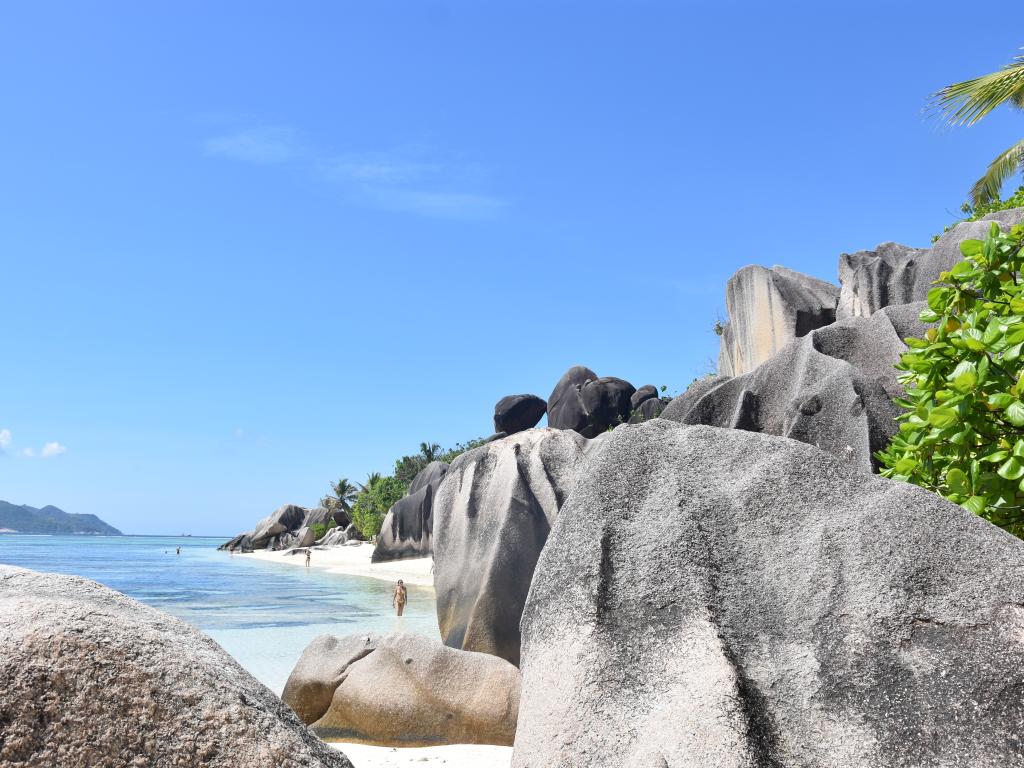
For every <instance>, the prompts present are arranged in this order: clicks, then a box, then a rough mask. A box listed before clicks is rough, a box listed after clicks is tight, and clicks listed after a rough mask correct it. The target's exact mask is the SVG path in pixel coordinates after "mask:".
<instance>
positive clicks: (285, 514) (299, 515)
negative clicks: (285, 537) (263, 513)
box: [252, 504, 309, 548]
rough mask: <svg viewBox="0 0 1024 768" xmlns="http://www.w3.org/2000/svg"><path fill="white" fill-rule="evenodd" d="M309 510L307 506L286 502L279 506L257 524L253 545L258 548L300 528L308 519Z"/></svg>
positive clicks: (253, 533) (253, 535) (253, 534)
mask: <svg viewBox="0 0 1024 768" xmlns="http://www.w3.org/2000/svg"><path fill="white" fill-rule="evenodd" d="M308 511H309V510H307V509H306V508H305V507H300V506H298V505H296V504H285V505H284V506H281V507H278V508H277V509H276V510H275V511H274V513H273V514H271V515H270V516H268V517H265V518H263V519H262V520H260V521H259V523H257V524H256V528H255V529H254V530H253V532H252V543H253V546H255V547H257V548H258V547H260V546H261V545H263V544H264V543H265V542H267V541H269V540H270V539H273V538H275V537H278V536H280V535H281V534H283V533H291V532H294V531H297V530H299V528H301V527H302V526H303V524H304V522H305V520H306V514H307V513H308Z"/></svg>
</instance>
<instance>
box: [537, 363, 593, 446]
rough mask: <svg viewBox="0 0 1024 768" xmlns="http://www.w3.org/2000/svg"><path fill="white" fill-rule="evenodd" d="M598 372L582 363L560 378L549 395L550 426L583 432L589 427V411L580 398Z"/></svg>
mask: <svg viewBox="0 0 1024 768" xmlns="http://www.w3.org/2000/svg"><path fill="white" fill-rule="evenodd" d="M595 379H597V374H596V373H594V372H593V371H592V370H590V369H589V368H586V367H584V366H582V365H574V366H573V367H572V368H570V369H569V370H568V371H566V372H565V373H564V374H562V378H560V379H559V380H558V383H557V384H556V385H555V388H554V389H553V390H552V391H551V395H550V396H549V397H548V426H549V427H554V428H555V429H574V430H576V431H577V432H582V431H583V430H584V429H586V427H587V423H588V419H587V411H586V409H585V408H584V407H583V401H582V400H581V399H580V390H581V389H582V388H583V385H584V384H586V383H587V382H588V381H594V380H595Z"/></svg>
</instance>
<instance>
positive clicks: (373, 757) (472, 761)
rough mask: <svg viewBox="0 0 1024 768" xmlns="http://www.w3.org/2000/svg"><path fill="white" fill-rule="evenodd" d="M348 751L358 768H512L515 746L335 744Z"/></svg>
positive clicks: (333, 745) (335, 746)
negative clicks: (423, 767) (422, 767)
mask: <svg viewBox="0 0 1024 768" xmlns="http://www.w3.org/2000/svg"><path fill="white" fill-rule="evenodd" d="M330 746H332V747H334V748H335V749H340V750H341V751H342V752H344V753H345V754H346V755H347V756H348V759H349V760H351V761H352V765H354V766H356V768H407V767H408V766H426V768H438V766H442V765H443V766H445V768H508V767H509V766H510V765H511V764H512V747H487V746H481V745H478V744H455V745H452V746H450V747H405V748H402V749H394V748H392V747H368V746H366V745H364V744H331V745H330Z"/></svg>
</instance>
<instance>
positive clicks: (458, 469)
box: [434, 428, 596, 664]
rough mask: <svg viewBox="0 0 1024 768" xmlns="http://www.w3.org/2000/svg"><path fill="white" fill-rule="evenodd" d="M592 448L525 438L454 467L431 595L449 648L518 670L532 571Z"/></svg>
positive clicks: (444, 490)
mask: <svg viewBox="0 0 1024 768" xmlns="http://www.w3.org/2000/svg"><path fill="white" fill-rule="evenodd" d="M594 442H596V441H587V440H585V439H584V438H583V437H581V436H580V435H579V434H578V433H576V432H574V431H571V430H558V429H551V428H548V429H530V430H527V431H525V432H519V433H517V434H515V435H510V436H509V437H506V438H505V439H503V440H499V441H497V442H493V443H488V444H487V445H484V446H481V447H479V448H475V449H473V450H471V451H468V452H466V453H464V454H462V455H461V456H459V457H458V458H457V459H455V461H454V462H453V463H452V465H451V468H450V469H449V470H448V474H447V475H446V476H445V478H444V481H443V482H442V483H441V487H440V490H439V491H438V492H437V497H436V499H435V500H434V589H435V591H436V594H437V620H438V625H439V627H440V630H441V638H442V639H443V640H444V642H445V643H446V644H448V645H450V646H452V647H453V648H461V649H464V650H469V651H481V652H484V653H490V654H494V655H495V656H501V657H502V658H504V659H507V660H508V661H510V662H512V663H513V664H518V663H519V617H520V615H521V614H522V607H523V603H524V601H525V600H526V593H527V591H528V590H529V588H530V578H531V577H532V575H533V566H534V563H536V561H537V557H538V556H539V555H540V551H541V549H542V548H543V546H544V542H545V541H546V540H547V535H548V530H549V529H550V527H551V523H552V522H553V521H554V518H555V516H556V515H557V514H558V509H559V507H561V505H562V503H563V502H564V500H565V497H566V496H567V495H568V493H569V491H570V490H571V489H572V485H573V482H574V481H575V479H576V474H577V472H578V471H579V469H580V467H581V466H582V465H583V463H584V461H585V454H586V452H587V450H588V449H589V448H590V447H591V445H592V444H593V443H594Z"/></svg>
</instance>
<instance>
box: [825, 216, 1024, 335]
mask: <svg viewBox="0 0 1024 768" xmlns="http://www.w3.org/2000/svg"><path fill="white" fill-rule="evenodd" d="M993 221H995V222H997V223H999V225H1000V226H1001V227H1002V228H1003V229H1008V228H1009V227H1011V226H1012V225H1014V224H1019V223H1021V222H1022V221H1024V208H1012V209H1010V210H1007V211H997V212H996V213H993V214H989V215H988V216H986V217H985V218H983V219H981V220H980V221H970V222H961V223H959V224H957V225H956V226H955V227H953V228H952V229H950V230H949V231H948V232H946V233H944V234H943V235H942V237H940V238H939V239H938V240H937V241H936V242H935V245H933V246H932V247H931V248H910V247H908V246H905V245H900V244H898V243H883V244H882V245H880V246H878V247H877V248H876V249H875V250H873V251H858V252H857V253H844V254H842V255H841V256H840V257H839V281H840V283H842V290H841V292H840V296H839V307H838V316H839V317H841V318H842V317H861V316H868V315H871V314H872V313H874V312H877V311H878V310H879V309H882V308H883V307H887V306H891V305H895V304H909V303H911V302H917V301H924V300H925V299H927V298H928V291H929V289H931V288H932V287H933V283H934V282H935V281H936V280H937V279H938V278H939V275H940V274H941V273H942V272H946V271H948V270H950V269H952V267H953V265H954V264H956V263H957V262H959V261H961V260H962V259H963V255H962V254H961V253H960V243H962V242H963V241H964V240H968V239H975V240H984V239H985V235H986V234H987V233H988V230H989V228H990V227H991V226H992V222H993Z"/></svg>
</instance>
